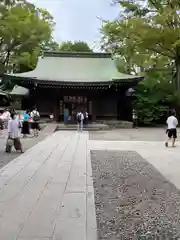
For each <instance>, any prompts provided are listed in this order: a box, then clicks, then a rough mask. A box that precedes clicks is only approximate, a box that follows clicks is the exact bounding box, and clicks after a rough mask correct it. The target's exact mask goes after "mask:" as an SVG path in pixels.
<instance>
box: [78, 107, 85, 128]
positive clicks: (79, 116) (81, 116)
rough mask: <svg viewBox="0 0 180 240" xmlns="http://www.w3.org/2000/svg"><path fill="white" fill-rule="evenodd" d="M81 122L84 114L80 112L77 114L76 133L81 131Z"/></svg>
mask: <svg viewBox="0 0 180 240" xmlns="http://www.w3.org/2000/svg"><path fill="white" fill-rule="evenodd" d="M83 121H84V114H83V112H82V111H80V112H78V113H77V129H78V132H79V131H81V132H82V130H83Z"/></svg>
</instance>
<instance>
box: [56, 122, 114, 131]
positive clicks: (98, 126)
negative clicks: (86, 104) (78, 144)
mask: <svg viewBox="0 0 180 240" xmlns="http://www.w3.org/2000/svg"><path fill="white" fill-rule="evenodd" d="M108 129H109V126H108V125H107V124H101V123H90V124H88V125H87V126H84V128H83V131H102V130H104V131H105V130H108ZM64 130H66V131H67V130H70V131H73V130H74V131H77V124H68V125H65V124H64V123H59V124H57V127H56V131H64Z"/></svg>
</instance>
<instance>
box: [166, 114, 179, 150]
mask: <svg viewBox="0 0 180 240" xmlns="http://www.w3.org/2000/svg"><path fill="white" fill-rule="evenodd" d="M166 123H167V125H168V127H167V131H166V132H167V135H168V140H171V139H172V147H175V141H176V138H177V125H178V120H177V118H176V112H175V111H172V114H171V116H170V117H168V119H167V121H166ZM168 140H167V141H166V142H165V146H166V147H168Z"/></svg>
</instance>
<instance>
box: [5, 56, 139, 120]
mask: <svg viewBox="0 0 180 240" xmlns="http://www.w3.org/2000/svg"><path fill="white" fill-rule="evenodd" d="M4 77H5V78H11V79H12V80H13V81H14V82H15V83H16V84H17V85H19V86H22V87H25V88H27V89H29V95H28V96H26V97H22V103H21V104H22V109H31V108H33V107H34V106H36V107H37V108H38V110H39V112H40V114H41V115H42V116H44V117H46V116H48V115H49V114H52V113H53V114H54V116H55V118H56V119H57V120H59V121H62V120H63V115H64V110H65V109H68V111H69V120H70V121H74V120H75V118H76V112H77V111H79V110H83V111H87V112H88V113H89V118H90V120H92V121H96V120H108V119H111V120H112V119H114V120H115V119H117V120H131V115H132V106H131V97H130V96H129V95H130V94H128V93H129V89H131V88H133V87H134V86H136V85H137V83H138V82H139V81H140V80H141V79H142V77H139V76H132V75H126V74H121V73H119V72H118V71H117V69H116V66H115V63H114V61H113V59H112V58H111V55H110V54H107V53H69V52H67V53H65V52H45V53H44V56H43V57H42V58H40V59H39V61H38V64H37V66H36V68H35V69H34V70H33V71H30V72H26V73H19V74H7V75H4Z"/></svg>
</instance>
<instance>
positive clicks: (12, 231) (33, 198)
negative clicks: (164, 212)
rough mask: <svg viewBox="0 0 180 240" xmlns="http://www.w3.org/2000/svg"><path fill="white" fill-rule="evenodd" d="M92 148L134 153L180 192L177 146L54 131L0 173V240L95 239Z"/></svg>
mask: <svg viewBox="0 0 180 240" xmlns="http://www.w3.org/2000/svg"><path fill="white" fill-rule="evenodd" d="M91 149H93V150H99V149H103V150H104V149H105V150H108V149H112V150H117V149H118V150H133V151H136V152H138V153H139V154H140V155H141V156H142V157H144V158H145V159H146V160H148V161H149V162H150V163H151V164H153V165H154V166H155V167H156V168H157V169H158V170H159V171H160V172H161V173H162V174H163V175H164V176H165V177H166V178H167V179H168V180H170V181H171V182H172V183H174V184H175V185H176V186H177V187H178V188H180V174H179V173H180V161H179V150H180V148H179V147H177V148H175V149H171V148H168V149H166V148H165V147H164V145H163V144H162V142H152V141H151V142H143V141H139V142H130V141H127V142H126V141H100V140H95V141H90V140H89V134H88V133H76V132H70V131H67V132H56V133H53V134H52V135H51V136H49V137H47V138H46V139H45V140H44V141H42V142H40V143H38V144H37V145H36V146H34V147H33V148H31V149H30V150H28V151H27V152H26V153H25V154H23V155H21V156H19V157H18V158H16V159H15V160H14V161H12V162H11V163H9V164H8V165H6V166H5V167H4V168H2V169H1V170H0V239H2V240H72V239H73V240H96V239H97V237H96V216H95V206H94V189H93V182H92V170H91V161H90V150H91Z"/></svg>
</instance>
